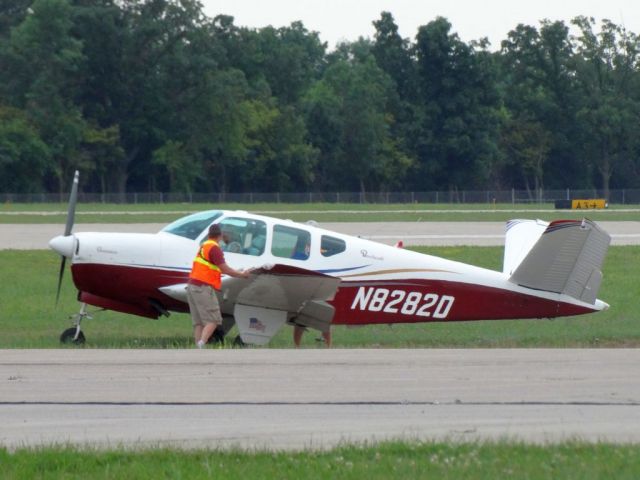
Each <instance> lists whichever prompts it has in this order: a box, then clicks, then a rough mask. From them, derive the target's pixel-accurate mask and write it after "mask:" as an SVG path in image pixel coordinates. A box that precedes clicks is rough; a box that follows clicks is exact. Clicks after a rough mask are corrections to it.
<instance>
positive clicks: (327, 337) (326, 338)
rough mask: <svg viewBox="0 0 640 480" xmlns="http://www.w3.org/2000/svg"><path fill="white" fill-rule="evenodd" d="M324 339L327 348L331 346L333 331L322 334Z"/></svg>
mask: <svg viewBox="0 0 640 480" xmlns="http://www.w3.org/2000/svg"><path fill="white" fill-rule="evenodd" d="M322 338H324V343H325V345H326V346H327V347H330V346H331V330H327V331H326V332H322Z"/></svg>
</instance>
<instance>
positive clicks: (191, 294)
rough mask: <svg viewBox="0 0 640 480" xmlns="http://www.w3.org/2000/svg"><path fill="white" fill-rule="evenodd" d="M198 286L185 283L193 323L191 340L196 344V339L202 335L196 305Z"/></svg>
mask: <svg viewBox="0 0 640 480" xmlns="http://www.w3.org/2000/svg"><path fill="white" fill-rule="evenodd" d="M198 290H199V288H198V287H195V286H193V285H187V301H188V302H189V312H190V313H191V322H192V324H193V340H194V342H195V343H196V345H197V344H198V340H200V338H201V337H202V318H201V315H200V306H199V305H198V300H197V298H196V297H197V296H198Z"/></svg>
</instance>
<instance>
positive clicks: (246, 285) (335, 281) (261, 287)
mask: <svg viewBox="0 0 640 480" xmlns="http://www.w3.org/2000/svg"><path fill="white" fill-rule="evenodd" d="M339 285H340V279H339V278H336V277H332V276H329V275H325V274H322V273H318V272H314V271H312V270H305V269H303V268H297V267H290V266H286V265H274V266H266V267H262V268H260V269H257V270H254V271H253V272H252V275H251V277H250V278H249V279H241V278H228V279H225V281H224V282H223V299H224V301H225V302H233V303H240V304H243V305H252V306H256V307H264V308H271V309H274V310H284V311H287V312H291V313H298V312H299V311H300V310H301V309H302V307H303V306H304V304H305V303H306V302H309V301H313V300H319V301H326V300H332V299H333V296H334V295H335V293H336V290H337V289H338V286H339Z"/></svg>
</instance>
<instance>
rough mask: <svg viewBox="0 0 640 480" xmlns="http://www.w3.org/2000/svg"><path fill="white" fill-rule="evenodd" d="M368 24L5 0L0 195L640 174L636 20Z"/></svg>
mask: <svg viewBox="0 0 640 480" xmlns="http://www.w3.org/2000/svg"><path fill="white" fill-rule="evenodd" d="M373 24H374V27H375V34H374V37H373V38H371V39H369V38H360V39H358V40H357V41H354V42H346V43H342V44H339V45H338V46H337V47H336V48H335V49H334V50H332V51H329V50H328V48H327V45H326V44H325V43H323V42H322V41H321V40H320V37H319V34H318V33H317V32H313V31H309V30H307V29H306V28H305V26H304V25H303V24H302V23H300V22H294V23H292V24H291V25H289V26H286V27H280V28H276V27H271V26H269V27H265V28H260V29H254V28H246V27H241V26H237V25H235V24H234V19H233V18H232V17H229V16H224V15H219V16H216V17H214V18H210V17H207V16H206V15H205V14H204V13H203V9H202V5H201V4H200V3H199V2H198V1H196V0H35V1H33V0H14V1H12V2H2V3H1V4H0V192H12V193H33V192H64V191H68V189H69V183H70V181H71V178H72V172H73V170H75V169H79V170H80V171H81V172H82V174H83V178H84V180H83V189H84V190H85V191H87V192H103V193H123V192H126V191H140V192H144V191H148V192H154V191H166V192H185V193H190V192H211V191H219V192H243V191H254V192H269V191H280V192H298V191H318V192H319V191H361V192H365V191H389V190H411V191H429V190H448V191H456V190H463V189H484V188H492V189H509V188H516V189H528V190H531V191H534V190H537V189H540V188H543V187H544V188H566V187H572V188H599V189H602V190H604V192H605V195H607V192H608V190H609V189H610V188H638V187H640V170H639V169H640V135H639V134H638V133H639V132H638V130H639V127H640V70H639V53H640V41H639V37H638V35H636V34H635V33H632V32H630V31H628V30H626V29H625V28H624V27H622V26H620V25H616V24H614V23H613V22H611V21H608V20H603V21H601V22H596V21H595V20H594V19H592V18H588V17H577V18H575V19H573V20H571V22H570V23H569V24H567V23H565V22H562V21H557V22H551V21H547V20H542V21H541V22H540V23H539V25H537V26H533V25H523V24H520V25H517V26H516V27H515V28H514V29H513V30H512V31H510V32H509V33H508V35H507V38H506V39H505V40H503V41H502V42H501V45H500V48H499V49H498V50H496V51H492V50H491V49H490V45H489V43H488V41H487V40H486V39H481V40H478V41H472V42H468V43H467V42H463V41H462V40H461V39H460V38H459V36H458V35H457V34H456V33H455V32H454V31H453V30H452V25H451V24H450V23H449V21H448V20H447V19H445V18H442V17H438V18H435V19H433V20H432V21H429V22H428V23H426V24H425V25H423V26H421V27H419V28H418V31H417V33H416V35H415V38H414V39H406V38H402V37H401V36H400V35H399V33H398V26H397V25H396V23H395V20H394V18H393V16H392V15H391V14H390V13H388V12H382V13H381V15H380V17H379V18H378V19H376V20H375V21H374V22H373ZM570 27H572V28H571V29H570ZM572 32H573V33H572Z"/></svg>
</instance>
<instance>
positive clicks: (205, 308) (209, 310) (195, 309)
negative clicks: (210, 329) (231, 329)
mask: <svg viewBox="0 0 640 480" xmlns="http://www.w3.org/2000/svg"><path fill="white" fill-rule="evenodd" d="M187 300H188V301H189V310H190V311H191V321H192V322H193V324H194V325H203V324H205V323H215V324H216V325H220V324H221V323H222V315H221V314H220V305H219V304H218V297H216V291H215V290H214V289H213V287H210V286H209V285H192V284H188V285H187Z"/></svg>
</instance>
